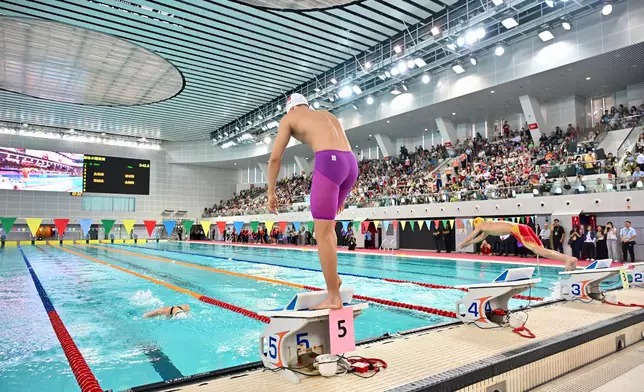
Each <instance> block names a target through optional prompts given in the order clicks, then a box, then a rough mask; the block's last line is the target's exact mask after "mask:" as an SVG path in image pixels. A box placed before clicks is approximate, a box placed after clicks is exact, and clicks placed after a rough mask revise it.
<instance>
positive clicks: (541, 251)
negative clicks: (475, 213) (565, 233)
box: [458, 218, 577, 271]
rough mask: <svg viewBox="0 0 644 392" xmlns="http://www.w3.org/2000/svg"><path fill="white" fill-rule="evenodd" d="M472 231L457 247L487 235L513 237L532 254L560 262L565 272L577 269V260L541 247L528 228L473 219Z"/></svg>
mask: <svg viewBox="0 0 644 392" xmlns="http://www.w3.org/2000/svg"><path fill="white" fill-rule="evenodd" d="M473 224H474V231H472V233H470V235H468V236H467V237H466V238H465V240H463V242H461V244H460V245H459V246H458V247H459V249H463V248H465V247H466V246H468V245H472V244H476V243H478V242H481V241H483V240H484V239H485V238H486V237H487V236H488V235H497V236H502V235H510V234H511V235H513V236H514V238H516V239H517V241H519V242H520V243H521V244H523V246H525V247H526V248H528V249H530V250H531V251H532V252H534V254H536V255H539V256H541V257H545V258H547V259H553V260H558V261H561V262H562V263H564V264H565V266H566V271H574V270H575V269H576V268H577V259H576V258H574V257H572V256H566V255H565V254H563V253H559V252H555V251H554V250H550V249H546V248H544V247H543V244H542V243H541V240H540V239H539V237H537V235H536V234H535V233H534V231H533V230H532V229H531V228H530V226H527V225H523V224H520V223H512V222H502V221H501V222H495V221H488V222H486V221H484V220H483V218H476V219H474V222H473Z"/></svg>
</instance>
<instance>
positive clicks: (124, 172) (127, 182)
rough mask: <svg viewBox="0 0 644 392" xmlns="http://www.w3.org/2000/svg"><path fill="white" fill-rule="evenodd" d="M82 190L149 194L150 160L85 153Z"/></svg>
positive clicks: (88, 191)
mask: <svg viewBox="0 0 644 392" xmlns="http://www.w3.org/2000/svg"><path fill="white" fill-rule="evenodd" d="M83 192H87V193H118V194H126V195H149V194H150V161H147V160H143V159H129V158H116V157H106V156H99V155H85V157H84V159H83Z"/></svg>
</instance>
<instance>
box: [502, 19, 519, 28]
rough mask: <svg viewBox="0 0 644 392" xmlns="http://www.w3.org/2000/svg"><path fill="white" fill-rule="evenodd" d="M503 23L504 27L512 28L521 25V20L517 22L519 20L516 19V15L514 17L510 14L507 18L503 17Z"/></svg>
mask: <svg viewBox="0 0 644 392" xmlns="http://www.w3.org/2000/svg"><path fill="white" fill-rule="evenodd" d="M501 24H502V25H503V27H505V28H506V29H511V28H513V27H517V26H518V25H519V22H517V20H516V19H514V17H512V16H508V17H507V18H505V19H503V20H502V21H501Z"/></svg>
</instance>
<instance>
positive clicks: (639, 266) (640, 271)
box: [628, 262, 644, 288]
mask: <svg viewBox="0 0 644 392" xmlns="http://www.w3.org/2000/svg"><path fill="white" fill-rule="evenodd" d="M631 267H632V268H629V269H628V274H629V275H630V276H631V279H632V280H631V287H639V288H644V262H638V263H631Z"/></svg>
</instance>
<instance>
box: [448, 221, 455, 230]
mask: <svg viewBox="0 0 644 392" xmlns="http://www.w3.org/2000/svg"><path fill="white" fill-rule="evenodd" d="M449 227H451V228H452V229H453V228H454V219H452V220H451V221H449Z"/></svg>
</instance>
